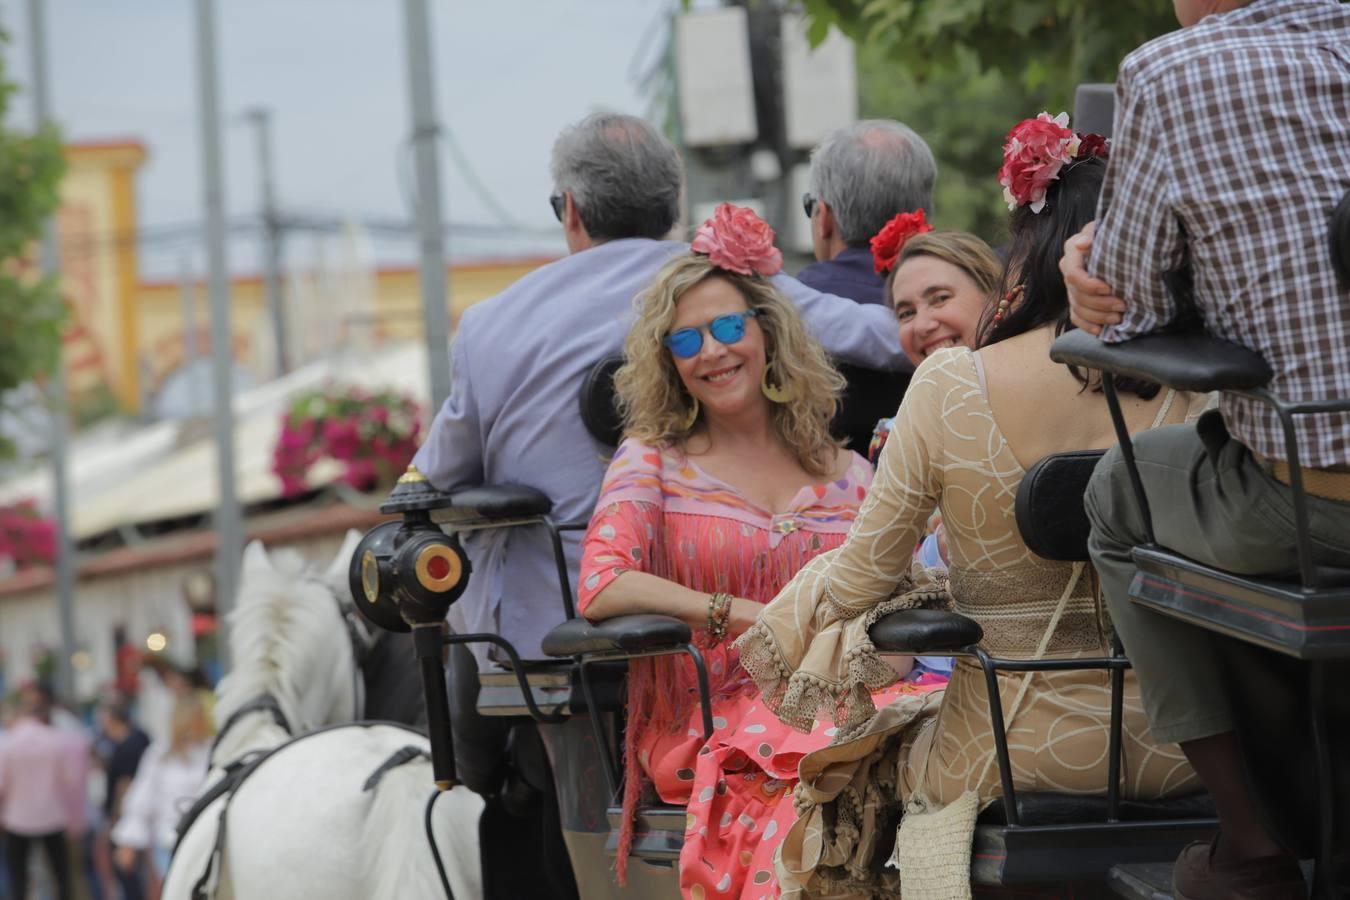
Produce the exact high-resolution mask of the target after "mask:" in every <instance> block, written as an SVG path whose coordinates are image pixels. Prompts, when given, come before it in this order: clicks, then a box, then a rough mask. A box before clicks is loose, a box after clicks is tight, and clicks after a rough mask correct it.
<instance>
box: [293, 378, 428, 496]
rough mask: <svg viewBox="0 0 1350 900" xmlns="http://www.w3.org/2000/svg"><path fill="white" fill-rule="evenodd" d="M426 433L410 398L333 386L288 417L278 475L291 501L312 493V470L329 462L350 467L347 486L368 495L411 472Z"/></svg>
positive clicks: (300, 401) (305, 398) (304, 400)
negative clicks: (312, 467) (309, 488)
mask: <svg viewBox="0 0 1350 900" xmlns="http://www.w3.org/2000/svg"><path fill="white" fill-rule="evenodd" d="M421 432H422V411H421V409H420V408H419V407H418V405H417V403H416V402H414V401H413V399H412V398H411V397H409V396H407V395H406V394H402V393H399V392H397V391H391V390H384V391H376V392H374V393H370V392H368V391H366V390H364V389H362V388H359V387H338V386H336V385H334V386H329V387H327V388H325V389H323V390H317V391H311V392H309V393H306V394H302V395H300V396H299V397H297V398H295V400H294V401H293V402H292V403H291V408H290V410H289V411H288V412H286V413H284V414H283V415H282V422H281V434H280V435H279V436H278V437H277V443H276V446H275V447H274V448H273V451H272V471H273V472H275V473H276V475H277V477H278V478H280V479H281V490H282V494H283V495H285V496H287V497H291V496H294V495H296V494H300V493H303V492H304V491H305V490H307V489H308V487H309V485H308V483H307V481H306V475H307V474H308V472H309V469H310V466H312V465H314V463H316V462H318V461H319V460H320V459H323V458H324V457H328V458H330V459H335V460H337V461H338V462H341V463H343V464H344V465H345V471H344V472H343V475H342V480H343V481H345V482H346V483H347V484H349V485H351V486H352V487H355V488H359V489H361V490H367V489H369V488H372V487H374V486H375V485H377V484H386V483H392V482H393V481H394V480H395V479H396V478H397V477H398V476H399V474H400V473H402V472H403V470H404V469H405V468H407V466H408V462H409V461H410V460H411V459H412V456H413V454H414V453H415V452H417V445H418V443H419V441H420V438H421Z"/></svg>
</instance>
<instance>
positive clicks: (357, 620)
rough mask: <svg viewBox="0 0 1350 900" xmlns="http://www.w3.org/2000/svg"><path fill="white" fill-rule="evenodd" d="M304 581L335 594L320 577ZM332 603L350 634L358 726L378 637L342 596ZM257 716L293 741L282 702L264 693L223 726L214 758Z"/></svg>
mask: <svg viewBox="0 0 1350 900" xmlns="http://www.w3.org/2000/svg"><path fill="white" fill-rule="evenodd" d="M304 580H305V581H314V582H317V583H319V584H320V585H322V586H323V588H324V589H325V590H327V591H329V592H330V593H333V591H332V586H331V585H330V584H329V583H328V582H327V581H326V580H324V579H322V578H319V577H317V576H312V575H311V576H307V577H306V578H305V579H304ZM333 602H335V603H336V604H337V609H338V615H339V616H340V617H341V618H342V624H343V626H344V627H345V628H346V631H347V640H348V641H349V642H350V645H351V651H352V721H353V722H359V721H361V717H362V715H363V714H364V712H365V706H366V690H365V682H364V681H363V680H362V677H361V676H362V674H363V673H364V670H365V667H366V662H367V661H368V660H369V659H370V649H371V647H373V646H374V645H375V639H376V636H375V635H374V633H372V631H371V629H370V626H369V625H367V624H366V621H365V619H363V618H362V617H361V614H360V613H359V612H357V610H356V607H355V606H354V605H352V604H351V603H344V602H343V601H342V598H341V597H340V595H338V594H336V593H333ZM256 712H266V713H268V714H270V715H271V716H272V721H274V722H276V723H277V726H278V727H280V728H281V730H282V731H284V732H286V734H287V735H289V736H291V737H294V736H295V730H294V729H293V728H292V727H291V723H290V720H289V719H287V718H286V713H285V711H284V710H283V709H282V708H281V702H280V701H278V700H277V698H276V697H275V696H274V695H273V694H272V692H271V691H263V692H262V693H261V694H259V695H257V696H256V697H254V698H253V699H251V700H249V701H248V702H247V703H245V704H244V705H243V706H241V707H239V708H238V709H236V710H235V711H234V712H232V713H230V716H229V718H227V719H226V720H225V724H223V725H221V726H220V729H219V730H218V731H217V732H216V736H215V738H214V739H213V740H212V742H211V755H212V756H214V755H215V752H216V748H217V747H219V746H220V743H221V741H223V740H224V739H225V735H227V734H228V733H229V731H230V729H231V728H233V727H234V726H235V725H237V724H238V723H239V721H240V720H241V719H243V718H244V717H245V716H248V715H251V714H252V713H256Z"/></svg>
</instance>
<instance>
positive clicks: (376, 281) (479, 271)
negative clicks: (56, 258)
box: [57, 141, 552, 412]
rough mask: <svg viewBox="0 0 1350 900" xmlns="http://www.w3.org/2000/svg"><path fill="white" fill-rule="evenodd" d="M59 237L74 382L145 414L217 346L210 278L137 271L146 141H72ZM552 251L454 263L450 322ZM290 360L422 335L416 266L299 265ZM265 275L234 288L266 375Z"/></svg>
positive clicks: (239, 321) (239, 332)
mask: <svg viewBox="0 0 1350 900" xmlns="http://www.w3.org/2000/svg"><path fill="white" fill-rule="evenodd" d="M65 152H66V159H67V162H68V164H69V168H68V171H67V175H66V177H65V180H64V181H63V182H62V185H61V206H60V210H59V212H58V214H57V233H58V239H59V241H60V247H61V289H62V292H63V294H64V295H65V297H66V300H67V303H68V305H69V309H70V324H69V327H68V329H67V333H66V337H65V341H64V357H65V362H66V366H67V372H68V373H69V376H68V378H69V385H70V389H71V392H72V394H73V396H74V398H75V401H76V403H77V405H78V403H79V402H80V400H81V398H86V399H87V398H89V397H92V396H95V395H98V394H100V393H101V392H106V393H107V394H110V396H111V399H112V400H114V401H115V402H116V405H117V406H118V407H119V408H121V409H122V410H124V411H126V412H137V411H139V409H140V407H141V405H142V403H143V402H144V401H145V400H146V399H147V398H150V397H153V396H154V395H155V394H156V393H157V391H158V389H159V387H160V386H161V385H162V384H163V383H164V380H165V379H166V378H167V377H168V376H169V375H171V374H172V373H173V372H175V371H176V370H177V369H178V368H179V367H180V366H181V365H182V364H183V362H184V360H185V359H186V357H187V355H188V354H189V353H193V354H198V355H205V354H207V353H208V352H209V344H210V341H209V330H208V325H209V315H208V310H207V305H206V286H205V284H204V283H203V282H202V281H200V280H199V281H197V282H196V283H193V284H189V285H187V286H186V287H187V288H188V289H189V290H190V291H191V293H192V294H193V295H194V296H195V298H196V300H195V302H194V304H193V306H192V309H193V310H194V311H192V312H190V311H189V307H188V305H187V304H186V303H185V301H184V293H185V290H184V288H185V285H183V284H182V283H180V282H177V281H143V280H142V278H141V276H140V271H139V267H138V251H139V247H138V245H137V233H138V232H137V229H138V219H137V211H136V173H137V171H138V170H139V168H140V166H141V165H142V164H143V163H144V162H145V159H146V157H147V151H146V148H145V147H144V145H142V144H141V143H139V142H137V141H107V142H97V143H79V144H73V145H68V146H67V147H66V148H65ZM551 259H552V258H551V257H530V258H524V259H512V260H500V261H487V262H474V263H466V264H457V265H453V266H450V267H449V269H448V276H449V286H450V290H449V292H448V296H447V297H446V302H445V309H446V315H447V316H449V317H450V320H451V324H452V327H453V323H454V322H455V321H457V320H458V317H459V314H460V313H462V312H463V311H464V310H465V309H466V308H468V307H469V306H470V305H472V304H474V303H477V302H478V301H480V300H483V299H486V298H488V297H491V296H492V295H494V294H496V293H498V292H499V291H501V290H502V289H504V288H505V287H507V286H508V285H510V284H511V283H512V282H514V281H516V280H517V279H518V278H520V277H521V276H523V275H525V274H526V273H528V272H530V271H532V270H533V269H535V268H538V267H539V266H541V265H544V264H546V263H548V262H550V261H551ZM284 293H285V297H286V305H287V321H288V329H289V331H290V333H291V334H290V338H291V340H290V341H289V343H290V345H291V348H290V349H291V350H292V351H293V352H292V353H291V354H290V356H291V359H292V360H295V361H301V362H302V361H304V359H306V358H310V357H312V356H314V355H316V354H319V355H321V354H322V353H323V352H324V351H326V350H328V349H332V348H334V347H337V346H342V345H347V344H349V343H350V342H353V341H358V342H361V343H362V344H363V345H366V346H373V345H378V344H381V343H385V342H388V341H399V340H415V339H420V338H421V335H422V325H421V322H422V319H421V315H422V314H421V309H422V301H421V291H420V286H419V283H418V274H417V269H416V267H413V266H394V267H383V268H375V269H373V270H372V271H368V272H357V273H350V272H349V273H346V274H345V276H344V277H340V278H334V277H330V276H329V275H325V273H314V272H298V273H294V274H293V275H292V277H289V278H288V279H287V283H286V290H285V291H284ZM269 322H270V320H269V317H268V315H267V310H266V296H265V289H264V284H263V280H262V278H261V277H256V276H254V277H237V278H234V279H233V280H232V281H231V283H230V327H231V330H232V332H233V339H232V346H233V348H234V355H235V361H236V363H237V364H238V365H239V366H240V367H241V368H242V369H244V370H245V371H247V372H249V373H251V374H252V375H253V376H254V377H255V378H256V379H257V380H259V381H262V380H266V379H268V378H270V377H272V376H273V375H274V374H275V372H274V371H273V358H274V351H273V347H274V343H273V342H274V336H273V335H272V333H271V328H270V324H269Z"/></svg>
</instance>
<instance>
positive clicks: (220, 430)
mask: <svg viewBox="0 0 1350 900" xmlns="http://www.w3.org/2000/svg"><path fill="white" fill-rule="evenodd" d="M196 26H197V103H198V111H197V112H198V118H199V125H200V126H201V135H200V139H201V152H202V197H203V201H204V202H203V211H204V213H205V216H206V270H207V285H208V289H209V302H210V307H211V376H212V377H211V381H212V385H211V386H212V398H213V401H214V410H213V412H214V419H215V426H216V468H217V476H216V481H217V484H218V486H219V490H220V496H219V497H218V499H217V506H216V516H215V526H216V615H217V616H218V617H219V618H220V621H221V622H222V628H223V627H224V622H225V621H226V613H228V612H229V611H230V609H232V608H233V606H234V592H235V586H236V584H237V583H238V578H239V564H240V559H241V557H242V556H243V536H242V525H241V522H240V515H239V497H238V495H237V494H236V493H235V486H234V482H235V478H234V397H233V395H232V394H233V392H232V386H233V378H232V377H231V375H232V370H233V364H234V359H233V356H234V354H233V352H232V349H231V345H232V344H233V343H234V341H233V337H234V333H233V331H232V330H231V328H230V286H229V280H228V279H229V267H228V265H227V263H226V258H225V173H224V166H223V165H222V162H221V146H220V97H219V85H218V81H217V65H216V22H215V2H214V0H197V15H196ZM227 637H228V636H227ZM220 652H221V656H222V660H221V661H222V662H223V663H224V664H225V667H226V668H227V669H228V668H229V665H230V659H229V641H228V640H222V641H221V642H220Z"/></svg>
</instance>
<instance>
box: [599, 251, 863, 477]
mask: <svg viewBox="0 0 1350 900" xmlns="http://www.w3.org/2000/svg"><path fill="white" fill-rule="evenodd" d="M712 277H717V278H723V279H725V280H726V281H727V282H729V283H730V284H731V285H732V286H733V287H735V288H736V289H737V290H738V291H740V293H741V296H742V297H743V298H745V304H746V306H747V307H748V308H749V309H753V310H754V311H755V321H756V322H758V323H759V327H760V329H762V330H763V332H764V355H765V366H766V369H765V371H766V374H767V379H768V381H769V382H771V383H774V384H777V385H779V386H780V387H782V388H784V389H786V390H788V391H789V392H790V393H791V396H792V399H791V400H790V401H789V402H787V403H774V404H772V413H771V415H772V422H773V426H774V431H775V432H776V433H777V435H778V438H779V440H781V441H782V442H783V444H784V445H785V446H786V447H788V448H789V449H791V451H792V453H793V455H795V456H796V458H797V462H798V463H799V464H800V465H801V467H802V468H803V469H805V470H806V471H807V472H809V473H810V474H812V475H814V476H816V477H818V478H825V477H828V476H829V475H831V474H832V473H833V471H834V468H835V458H836V454H837V453H838V451H839V448H840V447H841V446H842V445H841V443H840V442H839V441H837V440H835V439H834V438H833V437H831V436H830V422H831V420H832V419H833V418H834V415H835V413H836V412H837V411H838V409H839V398H840V396H841V395H842V393H843V390H844V378H843V376H842V375H840V374H839V372H838V371H837V370H836V369H835V368H834V366H833V365H831V364H830V360H829V357H828V356H826V355H825V351H824V349H822V348H821V346H820V344H818V343H817V342H816V340H815V338H813V337H811V335H810V334H808V333H807V330H806V324H805V323H804V322H803V321H802V318H801V316H800V315H799V314H798V313H797V308H796V307H795V306H793V304H792V302H791V301H790V300H788V299H787V297H785V296H783V294H782V293H781V292H780V291H779V290H778V289H777V288H775V287H774V286H773V285H772V284H770V283H769V281H768V280H766V279H764V278H761V277H759V276H755V275H738V274H736V273H734V272H728V271H726V270H725V269H721V268H718V267H717V266H714V265H713V264H712V263H711V262H710V261H709V260H708V258H707V257H706V256H701V255H698V254H689V255H687V256H681V257H678V258H676V259H674V260H672V261H671V262H669V263H667V264H666V266H665V267H664V268H663V269H662V270H661V271H660V272H659V273H658V274H657V276H656V280H655V281H654V282H653V283H652V285H651V286H650V287H649V288H647V290H645V291H643V292H642V293H641V294H639V295H638V297H637V300H636V302H635V304H634V305H635V307H636V310H637V320H636V321H635V322H634V323H633V327H632V329H631V330H630V331H629V332H628V339H627V340H626V341H625V342H624V348H623V349H624V357H625V361H624V364H623V366H622V367H620V369H619V370H618V372H617V373H615V375H614V388H615V391H616V393H617V394H618V401H619V411H620V413H621V414H622V416H623V424H624V432H625V434H627V435H628V436H630V437H635V438H637V439H638V440H641V441H644V442H646V443H648V444H653V445H655V446H658V447H677V448H681V449H682V448H683V446H684V441H685V440H686V439H687V438H688V437H689V435H690V433H691V431H692V428H691V427H690V425H689V410H690V406H691V403H692V399H691V397H690V396H689V392H688V391H687V390H686V389H685V387H684V382H682V381H681V380H680V375H679V372H677V371H676V369H675V363H674V361H673V360H672V359H671V355H670V352H669V351H668V350H667V349H666V347H665V344H664V340H665V337H666V335H667V334H669V333H670V326H671V324H672V323H673V322H674V321H675V306H676V304H677V303H678V302H679V300H680V298H681V297H683V296H684V295H685V293H687V292H688V291H689V290H691V289H692V288H693V287H695V286H696V285H698V284H700V283H702V282H703V281H704V280H705V279H707V278H712Z"/></svg>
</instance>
